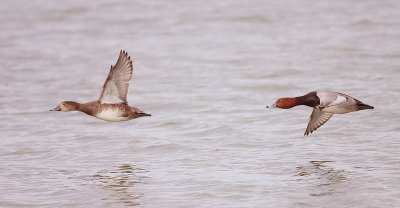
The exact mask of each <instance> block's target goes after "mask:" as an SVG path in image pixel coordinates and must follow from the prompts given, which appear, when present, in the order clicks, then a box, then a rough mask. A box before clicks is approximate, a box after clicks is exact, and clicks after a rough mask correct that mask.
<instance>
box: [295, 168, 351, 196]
mask: <svg viewBox="0 0 400 208" xmlns="http://www.w3.org/2000/svg"><path fill="white" fill-rule="evenodd" d="M331 162H334V161H310V164H309V165H306V166H300V167H297V170H298V171H299V173H298V174H296V176H299V177H302V178H300V179H299V180H298V181H302V180H307V181H313V182H314V183H311V184H312V185H311V186H315V187H312V189H311V190H312V191H311V193H310V195H311V196H325V195H334V194H337V193H340V189H337V188H336V186H337V185H340V184H341V183H343V182H345V181H347V178H346V174H347V172H346V171H344V170H336V169H334V168H332V167H328V163H331Z"/></svg>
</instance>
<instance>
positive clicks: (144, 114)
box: [139, 112, 151, 117]
mask: <svg viewBox="0 0 400 208" xmlns="http://www.w3.org/2000/svg"><path fill="white" fill-rule="evenodd" d="M139 115H140V117H142V116H151V114H148V113H145V112H143V113H139Z"/></svg>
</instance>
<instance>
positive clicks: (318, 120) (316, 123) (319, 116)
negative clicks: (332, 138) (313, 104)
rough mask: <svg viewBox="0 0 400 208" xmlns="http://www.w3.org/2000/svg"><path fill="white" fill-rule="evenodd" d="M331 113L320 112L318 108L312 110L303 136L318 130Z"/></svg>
mask: <svg viewBox="0 0 400 208" xmlns="http://www.w3.org/2000/svg"><path fill="white" fill-rule="evenodd" d="M332 115H333V114H332V113H327V112H322V111H320V110H319V109H318V108H314V109H313V112H312V113H311V116H310V121H309V122H308V125H307V129H306V132H304V135H308V134H311V133H312V132H313V131H315V130H316V129H318V128H319V127H320V126H322V125H324V123H326V122H327V121H328V120H329V119H330V118H331V117H332Z"/></svg>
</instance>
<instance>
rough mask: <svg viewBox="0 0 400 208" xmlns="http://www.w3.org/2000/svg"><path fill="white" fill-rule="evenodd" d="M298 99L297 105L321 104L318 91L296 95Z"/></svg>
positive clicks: (310, 105)
mask: <svg viewBox="0 0 400 208" xmlns="http://www.w3.org/2000/svg"><path fill="white" fill-rule="evenodd" d="M295 99H296V100H297V105H306V106H309V107H315V106H318V105H319V104H320V100H319V98H318V96H317V93H316V92H310V93H308V94H306V95H303V96H300V97H295Z"/></svg>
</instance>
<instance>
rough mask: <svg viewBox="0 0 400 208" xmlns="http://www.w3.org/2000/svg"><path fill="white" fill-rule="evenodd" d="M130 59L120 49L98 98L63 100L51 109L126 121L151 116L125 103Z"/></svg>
mask: <svg viewBox="0 0 400 208" xmlns="http://www.w3.org/2000/svg"><path fill="white" fill-rule="evenodd" d="M132 71H133V66H132V61H131V60H130V57H129V56H128V54H127V53H126V52H125V51H121V52H120V55H119V58H118V61H117V63H116V64H115V66H111V69H110V73H109V74H108V77H107V79H106V81H105V83H104V85H103V87H102V90H101V95H100V98H99V99H98V100H95V101H92V102H88V103H83V104H81V103H78V102H74V101H63V102H61V103H60V104H59V105H58V106H57V107H56V108H54V109H52V110H51V111H81V112H83V113H86V114H87V115H90V116H94V117H96V118H98V119H101V120H104V121H128V120H131V119H135V118H139V117H143V116H151V115H150V114H147V113H145V112H143V111H142V110H140V109H139V108H135V107H131V106H129V105H128V103H127V100H126V99H127V94H128V87H129V81H130V80H131V78H132Z"/></svg>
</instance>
